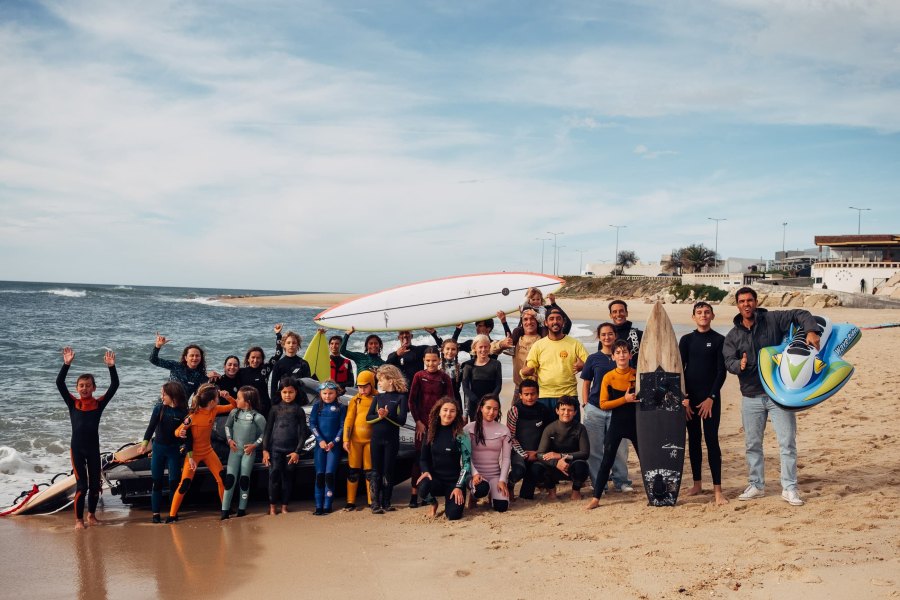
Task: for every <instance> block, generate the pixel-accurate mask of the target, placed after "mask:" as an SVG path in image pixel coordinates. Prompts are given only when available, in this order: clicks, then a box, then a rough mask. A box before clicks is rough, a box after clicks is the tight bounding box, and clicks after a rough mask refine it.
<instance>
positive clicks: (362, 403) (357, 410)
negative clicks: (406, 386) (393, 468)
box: [344, 371, 375, 510]
mask: <svg viewBox="0 0 900 600" xmlns="http://www.w3.org/2000/svg"><path fill="white" fill-rule="evenodd" d="M356 389H357V394H356V395H355V396H353V397H352V398H350V402H349V403H348V404H347V416H346V417H345V419H344V450H345V451H346V452H347V506H345V507H344V510H356V492H357V490H358V488H359V482H360V480H363V481H365V482H366V484H367V485H366V496H368V499H369V504H371V503H372V491H371V490H370V489H369V488H370V487H371V485H370V484H371V481H372V474H373V471H372V451H371V445H372V426H371V425H369V423H368V422H367V420H366V419H367V417H368V415H369V407H370V406H371V405H372V399H373V398H374V397H375V374H374V373H372V371H363V372H361V373H360V374H359V377H357V379H356ZM361 475H364V477H361Z"/></svg>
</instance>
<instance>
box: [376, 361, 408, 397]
mask: <svg viewBox="0 0 900 600" xmlns="http://www.w3.org/2000/svg"><path fill="white" fill-rule="evenodd" d="M375 377H376V378H377V379H378V381H379V382H382V381H383V382H384V383H385V384H386V385H385V388H387V387H390V388H391V389H385V390H384V391H386V392H404V393H405V392H408V391H409V388H408V387H407V385H406V378H405V377H403V373H401V372H400V369H398V368H397V367H395V366H394V365H381V366H380V367H378V370H377V371H375Z"/></svg>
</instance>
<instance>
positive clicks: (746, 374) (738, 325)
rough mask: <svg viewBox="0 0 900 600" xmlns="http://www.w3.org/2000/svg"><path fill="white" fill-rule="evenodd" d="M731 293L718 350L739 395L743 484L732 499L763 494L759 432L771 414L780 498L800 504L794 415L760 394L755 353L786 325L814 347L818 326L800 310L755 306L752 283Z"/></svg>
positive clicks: (771, 342)
mask: <svg viewBox="0 0 900 600" xmlns="http://www.w3.org/2000/svg"><path fill="white" fill-rule="evenodd" d="M734 297H735V300H736V303H737V308H738V314H737V315H735V317H734V327H733V328H732V329H731V331H729V332H728V335H727V336H725V345H724V347H723V349H722V353H723V354H724V355H725V367H726V368H727V369H728V370H729V371H730V372H731V373H734V374H735V375H737V376H738V381H739V382H740V385H741V395H742V396H743V398H742V399H741V421H742V423H743V425H744V444H745V446H746V452H747V468H748V470H749V477H748V479H749V485H748V486H747V489H746V490H744V493H742V494H741V495H740V496H738V500H753V499H755V498H761V497H763V496H765V481H766V480H765V472H764V465H765V463H764V459H763V435H764V434H765V432H766V420H767V419H768V417H770V416H771V418H772V426H773V427H774V428H775V436H776V438H777V439H778V447H779V449H780V451H781V488H782V492H781V497H782V498H783V499H784V500H785V501H786V502H788V503H789V504H791V505H793V506H801V505H802V504H803V500H802V499H801V498H800V494H799V492H798V491H797V418H796V415H795V414H794V413H793V412H792V411H789V410H785V409H784V408H781V407H780V406H778V405H777V404H776V403H775V402H773V401H772V399H771V398H769V396H768V395H766V392H765V390H764V389H763V386H762V382H761V381H760V379H759V373H758V371H757V356H758V354H759V350H760V349H761V348H765V347H766V346H776V345H778V344H780V343H781V341H782V340H783V339H784V336H785V334H786V333H787V332H788V330H789V329H790V326H791V324H794V325H797V326H799V327H801V328H802V329H803V330H804V331H805V332H806V342H807V343H808V344H810V345H812V346H815V347H816V348H818V347H819V337H820V336H819V326H818V324H817V323H816V321H815V319H814V318H813V316H812V315H811V314H810V313H809V311H806V310H801V309H794V310H780V311H775V312H769V311H767V310H766V309H764V308H757V307H756V291H755V290H754V289H752V288H749V287H743V288H741V289H739V290H738V291H737V292H736V293H735V295H734Z"/></svg>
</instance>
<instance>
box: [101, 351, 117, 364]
mask: <svg viewBox="0 0 900 600" xmlns="http://www.w3.org/2000/svg"><path fill="white" fill-rule="evenodd" d="M103 362H105V363H106V366H107V367H110V368H112V367H114V366H116V353H115V352H113V351H112V350H107V351H106V354H105V355H104V356H103Z"/></svg>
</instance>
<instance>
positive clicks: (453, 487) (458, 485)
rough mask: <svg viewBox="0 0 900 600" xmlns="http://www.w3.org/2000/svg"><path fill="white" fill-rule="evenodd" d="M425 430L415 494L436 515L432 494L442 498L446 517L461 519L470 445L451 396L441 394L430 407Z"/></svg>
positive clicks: (452, 519)
mask: <svg viewBox="0 0 900 600" xmlns="http://www.w3.org/2000/svg"><path fill="white" fill-rule="evenodd" d="M427 431H428V433H427V434H426V438H425V444H424V445H423V446H422V455H421V459H420V463H421V467H422V476H421V477H419V480H418V481H417V482H416V485H417V487H418V488H419V494H420V495H421V497H422V499H423V500H424V501H425V502H426V503H430V504H431V516H432V517H433V516H435V515H437V505H438V503H437V499H436V498H435V497H434V495H435V494H437V495H443V496H444V497H445V502H444V512H445V513H446V514H447V519H449V520H450V521H456V520H458V519H461V518H462V515H463V508H464V507H465V504H466V482H467V481H468V478H469V473H470V472H471V456H472V445H471V443H470V442H469V436H468V434H466V433H465V432H464V431H463V418H462V414H461V412H460V410H459V407H458V406H457V405H456V400H454V399H453V398H448V397H444V398H441V399H440V400H438V402H437V403H436V404H435V405H434V407H433V408H432V409H431V413H430V414H429V416H428V430H427Z"/></svg>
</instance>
